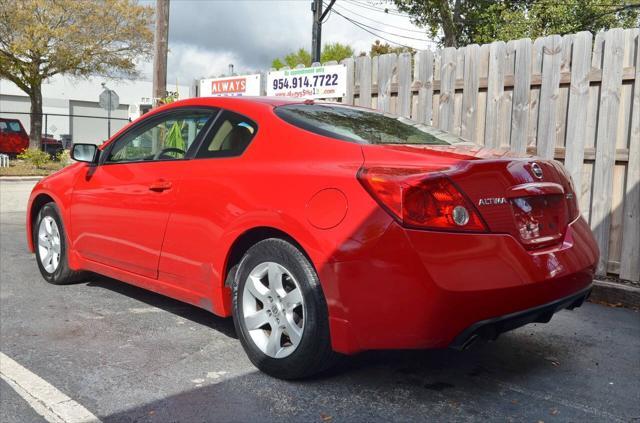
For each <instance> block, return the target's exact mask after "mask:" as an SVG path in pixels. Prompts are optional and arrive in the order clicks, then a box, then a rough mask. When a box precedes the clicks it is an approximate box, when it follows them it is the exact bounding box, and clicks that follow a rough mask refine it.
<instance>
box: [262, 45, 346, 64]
mask: <svg viewBox="0 0 640 423" xmlns="http://www.w3.org/2000/svg"><path fill="white" fill-rule="evenodd" d="M353 55H354V52H353V48H351V47H350V46H347V45H344V44H340V43H332V44H325V45H324V47H323V48H322V53H321V54H320V61H321V62H323V63H324V62H328V61H330V60H335V61H337V62H339V61H340V60H342V59H346V58H347V57H352V56H353ZM299 64H303V65H305V66H311V53H309V51H308V50H306V49H304V48H300V49H298V51H295V52H293V53H289V54H287V55H286V56H284V58H283V59H280V58H275V59H273V60H272V61H271V67H272V68H275V69H280V68H281V67H283V66H289V67H290V68H294V67H296V65H299Z"/></svg>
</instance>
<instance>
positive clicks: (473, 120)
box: [460, 44, 480, 142]
mask: <svg viewBox="0 0 640 423" xmlns="http://www.w3.org/2000/svg"><path fill="white" fill-rule="evenodd" d="M479 55H480V46H479V45H477V44H471V45H468V46H467V47H466V48H465V49H464V88H463V95H462V122H461V128H460V135H461V136H462V138H464V139H467V140H469V141H471V142H475V141H476V138H477V136H476V124H477V122H478V86H479V84H480V73H479V71H480V64H479V60H480V56H479Z"/></svg>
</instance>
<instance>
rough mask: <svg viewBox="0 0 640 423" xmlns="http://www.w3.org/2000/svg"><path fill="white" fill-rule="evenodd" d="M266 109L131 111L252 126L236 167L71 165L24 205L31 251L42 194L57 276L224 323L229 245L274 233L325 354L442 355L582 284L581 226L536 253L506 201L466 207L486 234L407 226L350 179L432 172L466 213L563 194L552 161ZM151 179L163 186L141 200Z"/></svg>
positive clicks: (262, 102) (219, 102)
mask: <svg viewBox="0 0 640 423" xmlns="http://www.w3.org/2000/svg"><path fill="white" fill-rule="evenodd" d="M281 104H286V101H282V100H278V101H275V100H270V99H246V98H244V99H243V98H198V99H192V100H186V101H182V102H178V103H174V104H172V105H168V106H164V107H162V108H159V109H156V110H154V111H152V112H150V113H149V114H147V115H145V116H143V117H142V118H141V119H140V120H141V121H143V120H145V119H147V118H149V117H150V116H153V114H155V113H158V112H161V111H163V110H168V109H172V108H179V107H184V106H194V105H198V106H211V107H220V108H224V109H227V110H231V111H234V112H236V113H240V114H242V115H245V116H247V117H249V118H250V119H252V120H253V121H255V122H256V123H257V125H258V128H259V129H258V131H257V135H256V136H255V137H254V139H253V140H252V141H251V144H250V145H249V147H248V148H247V149H246V151H245V152H244V153H243V154H242V155H241V156H239V157H228V158H207V159H192V160H173V161H161V162H147V163H129V164H108V165H100V166H94V167H91V166H89V165H87V164H83V163H78V164H75V165H72V166H70V167H68V168H66V169H64V170H63V171H61V172H58V173H56V174H54V175H51V176H50V177H48V178H45V179H43V180H42V181H41V182H39V183H38V184H37V185H36V187H35V188H34V190H33V192H32V195H31V199H30V203H29V214H28V216H27V229H28V241H29V246H30V248H31V249H32V250H33V243H32V236H31V225H32V222H33V218H34V212H35V210H36V209H37V207H38V205H39V204H41V203H42V200H43V198H45V197H41V196H49V197H50V198H51V199H53V200H54V201H56V203H57V204H58V207H59V208H60V210H61V213H62V218H63V220H64V224H65V227H66V230H67V234H68V244H69V250H70V254H69V255H70V265H71V267H72V268H74V269H86V270H90V271H94V272H97V273H100V274H104V275H107V276H110V277H113V278H116V279H120V280H123V281H126V282H128V283H131V284H134V285H138V286H141V287H144V288H147V289H150V290H152V291H156V292H159V293H162V294H165V295H168V296H170V297H173V298H176V299H179V300H182V301H186V302H188V303H191V304H194V305H197V306H200V307H203V308H206V309H209V310H211V311H212V312H214V313H215V314H217V315H220V316H229V315H230V313H231V307H230V303H231V298H230V289H229V288H228V287H227V286H225V283H224V281H225V279H226V277H227V272H228V270H229V266H230V264H232V263H231V261H232V259H233V257H232V253H231V251H232V250H233V248H234V245H236V244H235V243H236V241H237V240H238V239H240V237H241V236H242V235H243V234H245V233H247V232H248V231H252V230H255V229H256V228H271V229H272V230H277V231H279V232H281V233H284V234H286V235H287V236H288V237H290V238H291V239H293V240H294V241H295V242H296V243H297V244H298V245H299V246H300V247H301V248H302V249H303V250H304V252H305V253H306V255H307V256H308V257H309V258H310V260H311V262H312V263H313V265H314V266H315V269H316V271H317V272H318V275H319V278H320V281H321V284H322V288H323V291H324V294H325V297H326V299H327V304H328V309H329V317H330V329H331V339H332V345H333V347H334V349H335V350H336V351H339V352H343V353H355V352H358V351H361V350H366V349H385V348H432V347H445V346H447V345H449V344H450V343H451V342H452V340H453V339H454V338H455V337H456V336H457V335H458V334H459V333H460V332H461V331H463V330H464V329H465V328H467V327H469V326H470V325H472V324H473V323H475V322H477V321H479V320H483V319H488V318H492V317H496V316H501V315H505V314H508V313H513V312H517V311H520V310H524V309H528V308H532V307H535V306H538V305H541V304H545V303H548V302H551V301H554V300H556V299H559V298H563V297H566V296H569V295H571V294H573V293H575V292H577V291H579V290H581V289H584V288H586V287H588V286H590V284H591V281H592V276H593V270H594V265H595V263H596V262H597V258H598V250H597V247H596V244H595V242H594V239H593V237H592V234H591V231H590V229H589V227H588V225H587V223H586V222H585V221H584V219H583V218H582V217H578V218H577V219H575V220H573V221H572V222H571V223H570V224H568V225H566V226H564V227H563V228H562V233H561V236H560V238H558V239H556V240H554V241H553V242H552V243H551V244H549V245H545V246H543V247H539V248H531V247H530V246H526V245H525V244H523V242H521V241H520V240H519V239H518V238H517V236H518V234H517V232H516V230H515V227H514V224H513V220H514V217H513V212H512V210H511V205H510V204H498V205H493V206H478V208H477V209H478V212H479V214H480V215H481V216H482V219H483V221H484V222H485V223H486V225H487V227H488V231H487V232H482V233H463V232H457V233H456V232H450V231H435V230H421V229H407V228H405V227H403V226H402V225H401V224H400V223H399V222H398V221H397V220H396V219H394V218H393V217H392V216H391V214H390V213H389V212H387V211H386V210H384V209H383V208H382V207H381V206H380V205H379V204H378V203H377V202H376V200H374V199H373V198H372V196H371V195H370V194H369V192H367V191H366V190H365V189H364V188H363V186H362V184H361V183H360V181H359V180H358V179H357V177H356V175H357V173H358V170H359V169H360V168H362V167H363V166H406V167H409V168H414V167H424V168H427V167H428V168H438V169H440V171H442V172H444V173H445V174H447V175H448V177H449V178H450V180H452V181H453V182H454V183H455V185H456V186H457V187H459V188H460V189H461V191H462V192H463V193H464V194H465V195H466V196H467V197H468V199H469V201H470V202H472V203H473V204H475V205H478V201H479V199H481V198H485V197H499V196H500V197H502V196H507V197H509V195H513V196H520V195H522V192H525V193H527V195H532V193H535V192H537V193H539V194H545V193H547V194H548V192H547V191H548V190H551V191H552V192H555V191H554V190H561V191H563V192H569V190H570V189H571V187H570V183H569V181H568V180H567V179H566V177H565V176H564V175H563V171H562V169H561V168H560V167H559V165H557V164H555V163H553V162H545V161H537V162H538V163H539V164H540V166H542V168H543V170H544V172H545V178H544V180H543V181H539V180H537V179H535V178H534V177H533V176H532V175H531V172H530V169H529V166H530V164H531V163H532V162H533V158H531V157H518V156H515V155H513V154H512V153H508V152H495V151H490V150H486V149H483V148H480V147H469V146H466V147H456V146H455V145H452V146H438V147H425V146H419V147H411V146H388V145H387V146H380V145H378V146H375V145H361V144H356V143H349V142H345V141H340V140H335V139H332V138H328V137H324V136H320V135H316V134H313V133H311V132H307V131H304V130H302V129H299V128H297V127H295V126H293V125H290V124H288V123H285V122H284V121H282V120H281V119H280V118H278V117H277V116H276V115H275V114H274V111H273V110H274V106H277V105H281ZM136 124H138V122H134V123H132V124H131V125H136ZM126 130H127V128H124V129H123V130H122V131H121V133H122V132H123V131H126ZM119 134H120V133H119ZM119 134H116V135H114V137H113V138H112V139H111V140H110V142H111V141H113V140H114V139H117V138H118V136H119ZM157 181H162V182H163V183H170V185H171V187H170V189H167V190H164V191H161V192H155V191H151V190H149V186H150V185H151V184H154V183H156V182H157ZM545 184H547V185H545ZM549 187H551V188H549Z"/></svg>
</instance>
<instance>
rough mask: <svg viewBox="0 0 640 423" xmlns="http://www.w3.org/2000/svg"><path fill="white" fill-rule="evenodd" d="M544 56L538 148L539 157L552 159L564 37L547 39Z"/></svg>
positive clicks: (555, 36)
mask: <svg viewBox="0 0 640 423" xmlns="http://www.w3.org/2000/svg"><path fill="white" fill-rule="evenodd" d="M542 55H543V57H542V87H541V88H540V106H539V107H540V112H539V113H538V136H537V138H536V146H537V147H538V150H537V154H538V156H540V157H543V158H545V159H551V158H553V151H554V148H555V145H556V106H557V100H558V94H559V88H560V63H561V61H562V37H560V36H559V35H551V36H549V37H545V43H544V48H543V50H542Z"/></svg>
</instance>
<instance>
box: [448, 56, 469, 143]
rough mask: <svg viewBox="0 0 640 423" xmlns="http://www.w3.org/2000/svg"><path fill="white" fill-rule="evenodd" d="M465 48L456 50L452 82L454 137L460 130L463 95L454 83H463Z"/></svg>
mask: <svg viewBox="0 0 640 423" xmlns="http://www.w3.org/2000/svg"><path fill="white" fill-rule="evenodd" d="M465 49H466V48H458V49H456V74H455V80H454V91H453V130H452V131H451V132H452V133H453V134H455V135H460V131H461V130H462V96H463V93H461V92H457V91H456V90H455V81H459V80H463V81H464V55H465Z"/></svg>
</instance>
